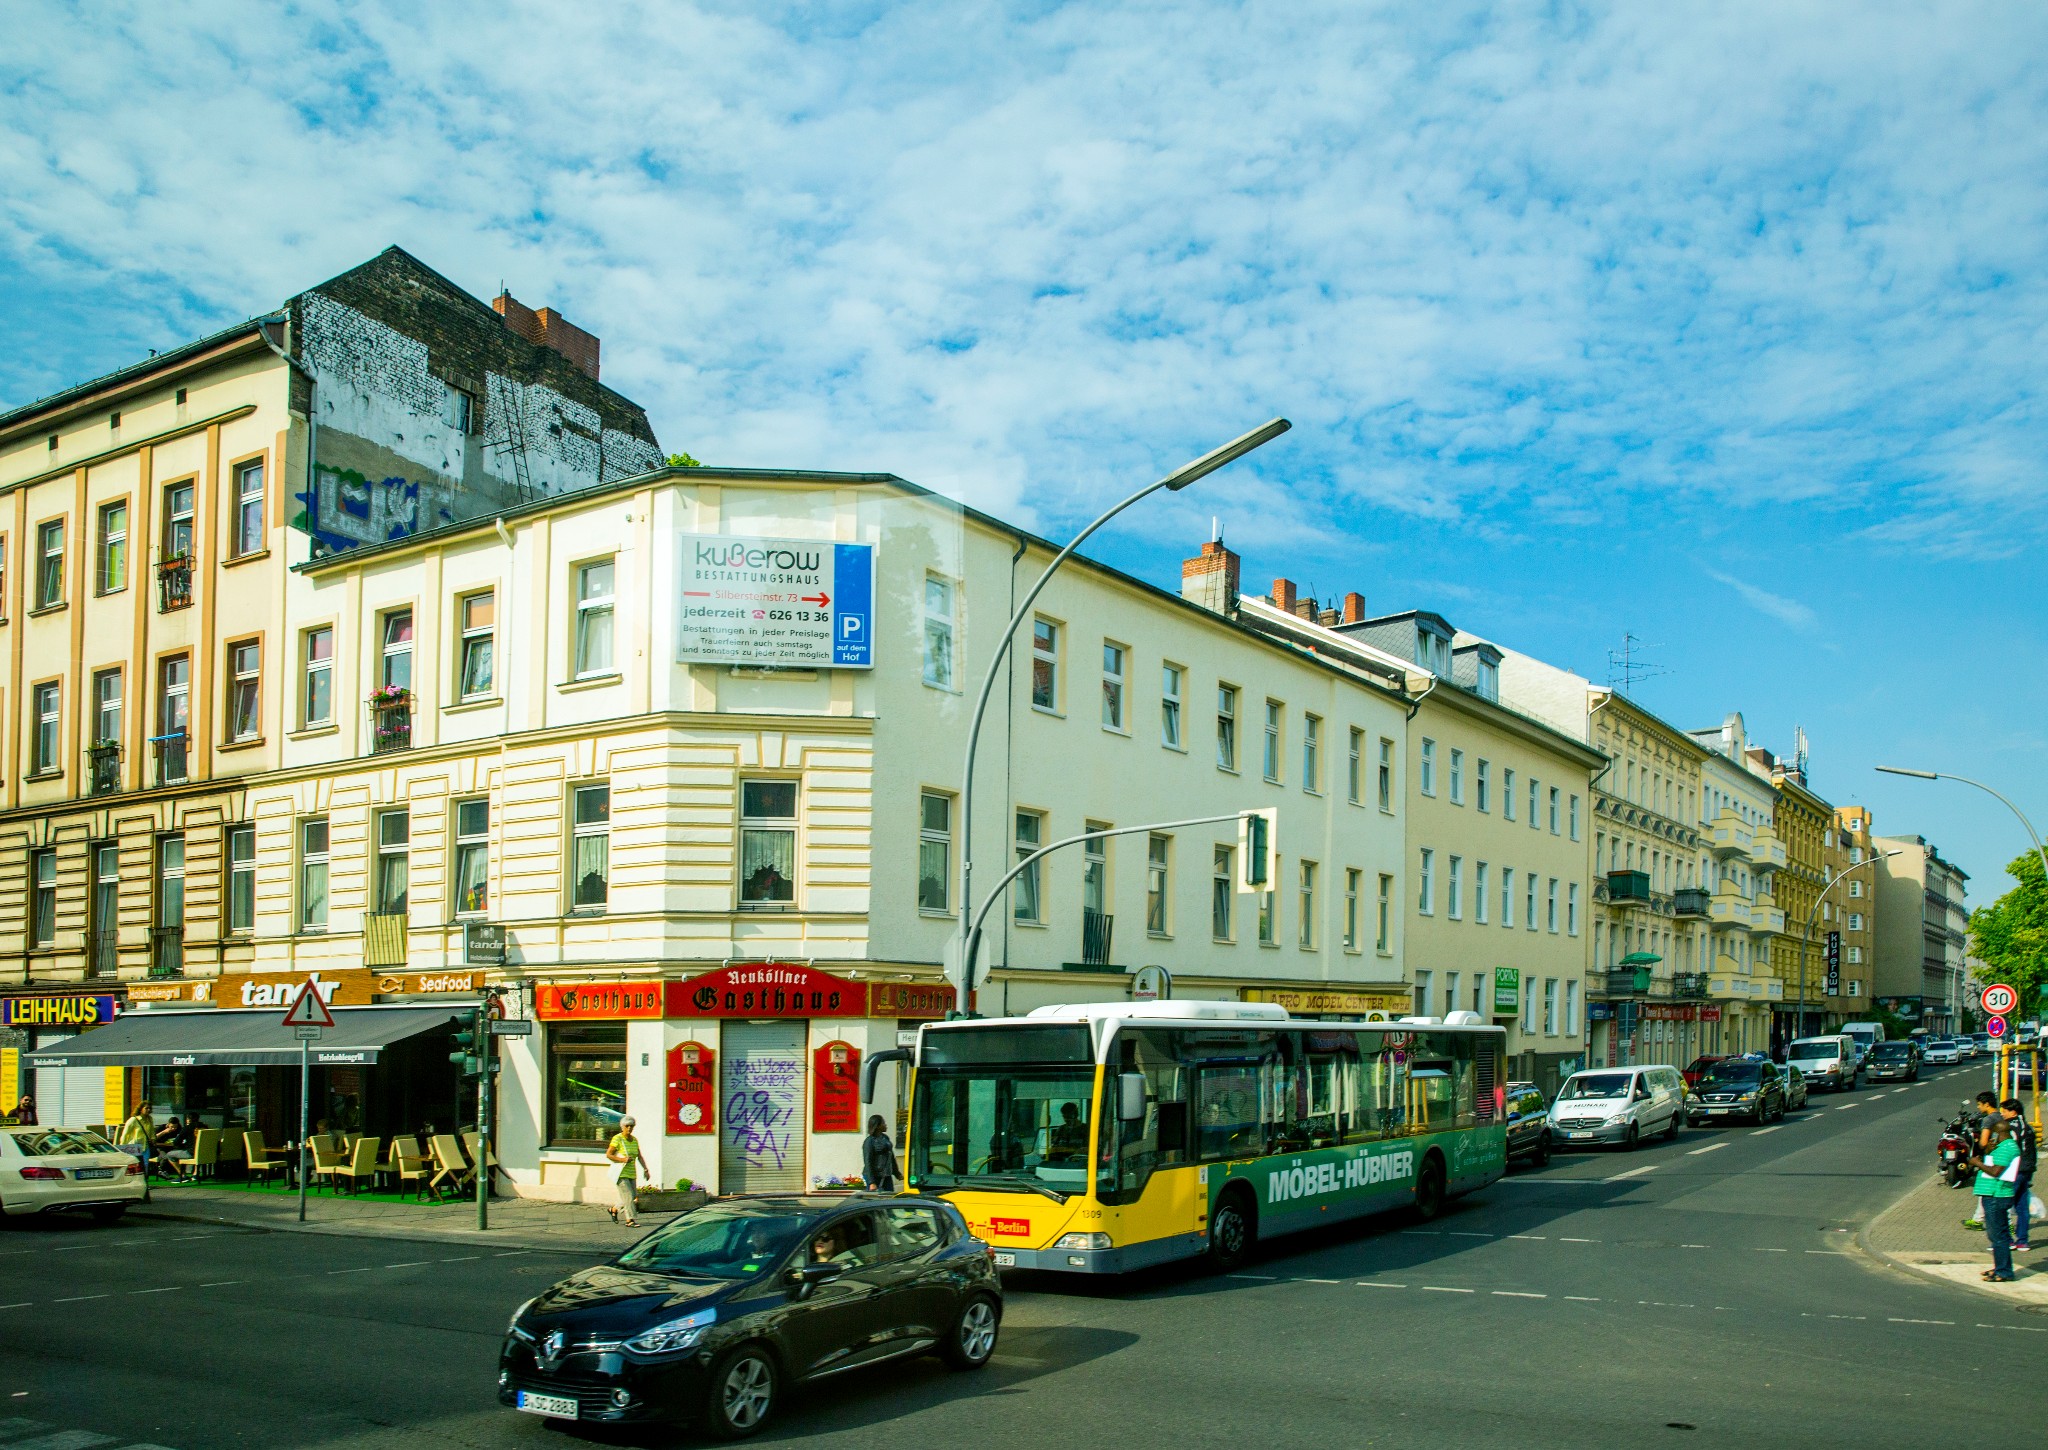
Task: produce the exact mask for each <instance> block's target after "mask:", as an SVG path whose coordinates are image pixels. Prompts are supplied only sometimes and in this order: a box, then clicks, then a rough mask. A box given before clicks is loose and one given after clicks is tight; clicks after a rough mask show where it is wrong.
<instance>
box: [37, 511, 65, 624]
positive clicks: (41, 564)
mask: <svg viewBox="0 0 2048 1450" xmlns="http://www.w3.org/2000/svg"><path fill="white" fill-rule="evenodd" d="M63 602H64V521H63V520H62V519H52V520H51V521H50V522H49V523H47V524H43V525H41V526H39V527H38V528H37V529H36V608H38V609H48V608H49V607H50V606H51V605H53V604H62V603H63Z"/></svg>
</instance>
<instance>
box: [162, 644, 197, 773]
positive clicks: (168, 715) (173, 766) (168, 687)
mask: <svg viewBox="0 0 2048 1450" xmlns="http://www.w3.org/2000/svg"><path fill="white" fill-rule="evenodd" d="M191 724H192V660H191V658H190V657H189V656H187V655H172V656H171V657H170V658H169V659H166V660H164V661H162V662H161V663H159V664H158V665H157V671H156V727H157V728H156V733H157V736H158V740H157V744H158V746H159V747H160V749H159V752H158V759H159V760H160V761H162V762H163V768H162V771H161V774H162V777H163V780H162V781H159V784H162V783H164V782H167V781H174V780H183V779H184V778H185V742H186V741H187V739H188V738H189V734H190V727H191Z"/></svg>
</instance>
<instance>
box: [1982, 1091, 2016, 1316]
mask: <svg viewBox="0 0 2048 1450" xmlns="http://www.w3.org/2000/svg"><path fill="white" fill-rule="evenodd" d="M1984 1132H1985V1136H1986V1138H1987V1139H1988V1140H1989V1142H1990V1144H1991V1146H1990V1149H1989V1151H1987V1152H1985V1153H1982V1154H1980V1155H1979V1156H1977V1157H1975V1158H1972V1159H1971V1160H1970V1163H1971V1166H1972V1167H1974V1168H1975V1169H1976V1170H1977V1201H1978V1202H1979V1203H1981V1204H1982V1205H1983V1206H1984V1233H1985V1236H1986V1237H1987V1238H1989V1239H1990V1240H1991V1267H1990V1268H1989V1269H1987V1270H1986V1271H1985V1273H1984V1276H1983V1277H1984V1279H1985V1280H1986V1282H1988V1283H1992V1284H2010V1283H2011V1282H2012V1279H2013V1273H2012V1197H2013V1185H2014V1183H2015V1182H2016V1181H2017V1180H2018V1178H2019V1174H2020V1150H2019V1145H2018V1144H2017V1143H2015V1142H2013V1140H2012V1134H2011V1133H2010V1132H2008V1131H2007V1130H2006V1126H2005V1119H2004V1118H2002V1117H2001V1118H1999V1119H1998V1120H1997V1121H1996V1122H1994V1123H1991V1124H1989V1125H1988V1126H1987V1127H1986V1128H1985V1130H1984Z"/></svg>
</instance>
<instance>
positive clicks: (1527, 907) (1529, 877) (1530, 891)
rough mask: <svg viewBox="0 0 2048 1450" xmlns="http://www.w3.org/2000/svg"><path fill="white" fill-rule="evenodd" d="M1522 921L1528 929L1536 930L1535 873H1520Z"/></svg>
mask: <svg viewBox="0 0 2048 1450" xmlns="http://www.w3.org/2000/svg"><path fill="white" fill-rule="evenodd" d="M1522 881H1523V887H1522V901H1523V922H1524V924H1525V925H1526V926H1527V927H1528V928H1529V930H1531V931H1534V930H1536V873H1535V872H1534V871H1524V872H1523V873H1522Z"/></svg>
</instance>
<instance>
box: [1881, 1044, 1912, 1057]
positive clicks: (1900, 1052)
mask: <svg viewBox="0 0 2048 1450" xmlns="http://www.w3.org/2000/svg"><path fill="white" fill-rule="evenodd" d="M1912 1055H1913V1049H1912V1047H1910V1046H1909V1045H1908V1044H1906V1043H1903V1042H1880V1043H1879V1044H1878V1045H1877V1048H1876V1050H1875V1051H1874V1052H1872V1053H1871V1056H1872V1057H1882V1058H1886V1059H1891V1058H1899V1059H1905V1058H1909V1057H1911V1056H1912Z"/></svg>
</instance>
